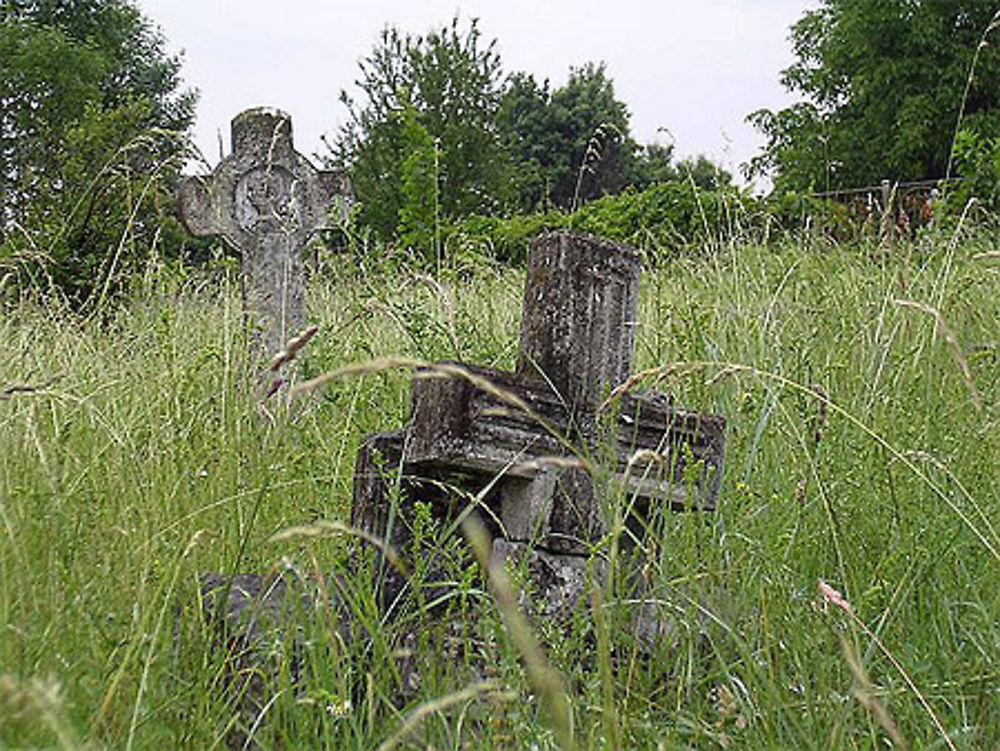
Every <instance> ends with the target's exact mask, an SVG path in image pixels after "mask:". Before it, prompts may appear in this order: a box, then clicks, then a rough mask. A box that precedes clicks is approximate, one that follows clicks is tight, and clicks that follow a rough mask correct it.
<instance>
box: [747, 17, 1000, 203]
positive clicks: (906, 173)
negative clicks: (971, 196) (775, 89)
mask: <svg viewBox="0 0 1000 751" xmlns="http://www.w3.org/2000/svg"><path fill="white" fill-rule="evenodd" d="M996 13H997V8H996V3H995V1H994V0H959V1H957V2H936V1H934V0H917V1H912V0H890V1H889V2H886V1H885V0H823V2H822V4H821V6H820V7H819V8H817V9H815V10H810V11H808V12H806V13H805V15H804V16H803V17H802V18H801V19H800V20H799V21H798V22H797V23H796V24H795V25H794V26H793V27H792V34H791V39H792V46H793V50H794V52H795V55H796V56H797V57H798V61H797V62H796V63H795V64H793V65H792V66H791V67H789V68H788V69H786V70H785V71H784V72H783V74H782V84H783V85H784V86H785V88H787V89H788V90H789V91H791V92H793V93H796V94H799V95H801V96H803V97H804V99H805V101H803V102H800V103H798V104H795V105H792V106H791V107H788V108H786V109H783V110H780V111H778V112H772V111H770V110H760V111H758V112H755V113H753V114H752V115H750V118H749V119H750V120H751V121H752V122H753V123H754V124H755V125H756V126H757V128H759V129H760V130H761V131H762V132H763V134H764V135H765V136H766V137H767V139H768V143H767V146H766V148H765V150H764V153H763V154H762V155H761V156H759V157H757V158H756V159H754V160H753V161H752V162H751V165H750V172H751V174H765V173H767V172H769V171H771V170H776V171H777V175H776V179H775V184H776V186H777V187H778V188H779V189H780V190H784V189H797V190H833V189H838V188H850V187H857V186H861V185H873V184H878V182H879V181H880V180H882V179H891V180H919V179H936V178H942V177H945V176H946V173H947V171H948V165H949V156H950V154H951V148H952V141H953V137H954V134H955V131H956V126H957V124H958V121H959V116H960V112H964V114H965V115H966V116H967V117H971V118H973V119H974V120H975V119H980V118H984V119H987V120H995V119H997V118H998V117H1000V87H997V85H996V81H997V80H998V79H1000V51H998V49H997V48H996V46H995V45H992V44H988V43H987V41H988V40H987V36H986V33H987V32H988V31H989V30H990V29H991V28H993V27H995V25H996V20H997V16H996V15H995V14H996ZM991 24H992V25H991ZM977 57H978V60H977V64H976V66H975V70H974V71H973V61H974V60H976V58H977ZM967 87H968V88H967ZM966 88H967V91H966ZM963 91H966V94H965V95H963ZM963 103H964V110H963Z"/></svg>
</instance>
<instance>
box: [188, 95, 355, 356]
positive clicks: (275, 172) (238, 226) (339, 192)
mask: <svg viewBox="0 0 1000 751" xmlns="http://www.w3.org/2000/svg"><path fill="white" fill-rule="evenodd" d="M232 140H233V143H232V154H230V155H229V156H228V157H226V158H225V159H223V160H222V162H220V163H219V165H218V166H217V167H216V168H215V171H214V172H213V173H212V174H211V175H209V176H200V177H191V178H188V179H187V180H185V181H184V183H183V184H182V186H181V191H180V213H181V219H182V221H183V222H184V224H185V226H186V227H187V228H188V230H189V231H190V232H191V233H192V234H194V235H199V236H204V235H221V236H222V237H223V238H224V239H225V241H226V242H227V243H228V244H229V245H230V246H232V247H233V248H234V249H235V250H237V251H238V252H239V254H240V258H241V262H242V274H241V278H242V287H243V305H244V312H245V315H246V319H247V323H248V324H249V326H250V335H251V356H252V362H253V364H254V365H255V366H258V367H260V366H262V365H263V364H264V362H265V361H266V360H268V359H270V358H271V357H273V356H274V355H275V354H276V353H278V352H280V351H281V350H282V349H283V348H284V346H285V343H286V342H288V341H289V340H290V339H291V338H292V337H293V336H295V335H296V334H298V333H299V332H300V331H301V330H302V329H303V327H304V325H305V321H306V302H305V271H304V262H303V251H304V249H305V247H306V245H307V244H308V242H309V240H310V239H311V238H312V236H313V234H314V233H315V232H316V231H318V230H321V229H326V228H329V227H330V221H329V212H330V210H331V206H332V204H333V202H334V200H335V199H339V200H340V206H339V207H338V209H339V211H340V212H342V213H346V211H347V209H348V203H349V201H350V185H349V183H348V181H347V178H346V177H345V176H344V175H343V174H341V173H338V172H324V171H320V170H317V169H316V168H315V167H314V166H313V165H312V164H311V163H310V162H309V160H308V159H306V158H305V157H304V156H302V155H301V154H299V153H298V152H296V151H295V148H294V146H293V144H292V121H291V118H290V117H289V116H288V115H286V114H285V113H284V112H281V111H279V110H276V109H270V108H258V109H251V110H247V111H246V112H243V113H242V114H240V115H237V116H236V117H235V118H234V119H233V123H232Z"/></svg>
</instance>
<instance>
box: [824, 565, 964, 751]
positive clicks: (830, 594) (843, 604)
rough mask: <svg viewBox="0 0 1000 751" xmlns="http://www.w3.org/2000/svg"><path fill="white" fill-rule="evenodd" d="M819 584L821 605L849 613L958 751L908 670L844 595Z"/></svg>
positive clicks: (938, 729)
mask: <svg viewBox="0 0 1000 751" xmlns="http://www.w3.org/2000/svg"><path fill="white" fill-rule="evenodd" d="M818 584H819V594H820V598H821V604H822V605H823V607H824V608H825V607H826V606H827V605H833V606H834V607H836V608H839V609H840V610H843V611H844V612H845V613H847V615H848V617H850V619H851V620H852V621H854V623H855V624H857V626H858V628H860V629H861V630H862V631H863V632H864V634H865V635H866V636H867V637H868V638H869V639H871V640H872V642H873V643H874V644H875V646H876V647H878V648H879V651H881V652H882V654H883V655H885V657H886V659H887V660H888V661H889V662H890V663H892V666H893V667H894V668H895V669H896V671H897V672H898V673H899V674H900V675H901V676H902V677H903V681H905V683H906V685H907V686H908V687H909V689H910V691H912V692H913V695H914V696H916V697H917V701H918V702H920V706H921V707H923V708H924V711H925V712H926V713H927V716H928V717H930V718H931V721H932V722H933V723H934V727H935V728H937V731H938V732H939V733H940V734H941V739H942V740H943V741H944V744H945V745H946V746H947V747H948V748H949V749H951V751H957V749H956V748H955V744H954V742H952V740H951V737H950V736H949V735H948V731H947V730H945V729H944V725H942V724H941V720H940V719H938V716H937V714H935V713H934V710H933V709H932V708H931V705H930V704H929V703H928V702H927V698H926V697H925V696H924V695H923V693H921V691H920V689H918V688H917V684H915V683H914V682H913V679H912V678H911V677H910V674H909V673H907V672H906V669H905V668H904V667H903V666H902V664H901V663H900V662H899V660H897V659H896V656H895V655H894V654H893V653H892V652H890V651H889V649H888V647H886V646H885V644H884V643H883V642H882V640H881V639H879V638H878V634H876V633H875V632H874V631H872V630H871V629H870V628H869V627H868V624H867V623H865V622H864V621H863V620H861V618H859V617H858V615H857V613H855V612H854V608H852V607H851V603H850V602H849V601H848V599H847V598H846V597H844V595H842V594H841V593H840V592H838V591H837V590H836V589H834V588H833V587H831V586H830V585H829V584H827V583H826V582H825V581H823V580H822V579H820V580H819V583H818Z"/></svg>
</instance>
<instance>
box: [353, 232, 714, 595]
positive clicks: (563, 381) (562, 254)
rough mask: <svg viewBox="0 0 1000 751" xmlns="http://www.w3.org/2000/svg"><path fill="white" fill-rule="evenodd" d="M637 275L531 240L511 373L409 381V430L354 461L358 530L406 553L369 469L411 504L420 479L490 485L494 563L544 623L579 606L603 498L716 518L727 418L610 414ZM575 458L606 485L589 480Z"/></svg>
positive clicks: (628, 410) (625, 264) (567, 239)
mask: <svg viewBox="0 0 1000 751" xmlns="http://www.w3.org/2000/svg"><path fill="white" fill-rule="evenodd" d="M639 272H640V266H639V259H638V257H637V256H636V255H635V254H634V253H632V252H631V251H629V250H626V249H624V248H621V247H619V246H615V245H612V244H610V243H606V242H603V241H600V240H597V239H595V238H591V237H587V236H583V235H575V234H571V233H565V232H561V233H553V234H548V235H543V236H541V237H540V238H537V239H536V240H535V241H534V242H533V244H532V247H531V251H530V258H529V265H528V273H527V280H526V284H525V294H524V313H523V321H522V325H521V340H520V351H519V356H518V361H517V369H516V371H515V372H513V373H510V372H504V371H499V370H493V369H487V368H481V367H478V366H473V365H461V366H457V367H456V366H455V364H452V363H443V364H440V365H439V366H436V367H435V368H432V369H431V370H430V371H429V372H425V373H417V374H416V377H415V379H414V382H413V389H412V401H413V405H412V418H411V423H410V425H409V427H408V428H407V430H406V431H405V432H396V433H387V434H381V435H377V436H372V437H370V438H369V439H368V441H367V442H366V443H365V444H364V445H363V446H362V448H361V450H360V452H359V455H358V462H357V471H356V476H355V495H354V510H353V522H354V524H355V525H356V526H358V527H360V528H362V529H365V530H367V531H369V532H372V533H374V534H376V535H380V536H383V537H385V538H387V539H388V540H389V541H390V542H392V543H393V544H394V545H395V546H397V547H399V548H401V549H402V550H404V551H405V549H406V543H407V540H406V535H407V531H406V519H405V516H406V514H407V506H406V503H404V504H403V505H402V507H401V508H399V509H398V510H397V511H398V513H395V512H393V513H390V511H392V510H391V509H389V507H388V498H389V497H390V495H391V493H390V492H389V490H388V489H387V487H386V486H385V483H384V482H383V481H382V479H381V478H382V473H384V472H385V471H386V470H385V469H384V467H382V466H381V465H380V464H379V462H384V463H386V464H388V466H389V470H392V469H394V468H396V467H399V468H402V475H403V476H404V477H407V478H410V479H409V480H408V486H409V494H410V495H419V494H420V493H421V492H422V490H421V485H420V484H419V480H420V479H421V478H427V479H433V478H436V477H443V476H448V475H450V474H453V473H459V474H461V475H462V476H464V477H468V478H471V479H472V482H473V484H475V485H477V486H478V487H473V488H470V489H471V490H472V492H476V491H478V490H479V489H480V488H482V487H485V486H486V485H488V484H490V483H494V484H495V485H496V486H497V487H498V492H496V493H494V494H493V495H492V496H491V497H489V498H488V499H487V504H488V505H490V513H489V514H488V516H489V517H492V518H494V519H498V520H499V524H497V525H495V526H496V527H497V529H496V530H495V532H496V536H495V538H494V548H493V553H494V556H495V557H496V558H500V559H506V558H510V557H512V556H513V557H516V558H522V557H524V556H528V558H529V569H530V570H531V571H532V572H533V573H535V574H536V578H537V579H539V580H541V582H540V583H541V586H540V589H541V590H542V592H541V594H542V596H543V598H548V599H549V600H550V604H551V608H550V612H554V613H555V612H559V611H562V610H565V609H566V608H569V607H572V606H573V605H574V604H575V602H576V600H577V599H578V598H579V597H580V596H581V595H582V594H583V586H584V583H585V571H586V565H587V560H588V558H589V553H590V551H591V550H592V546H593V545H594V544H595V543H597V542H598V541H599V540H600V539H601V537H602V536H603V535H604V534H605V533H606V532H607V531H608V530H607V527H606V513H605V509H602V508H601V503H602V500H601V499H602V498H606V497H608V496H609V494H610V495H614V494H624V497H627V498H628V499H629V500H630V503H631V504H632V506H633V507H634V508H635V509H636V512H637V515H638V516H645V515H648V514H651V513H655V511H656V508H655V507H656V506H657V505H660V506H670V507H675V508H688V509H711V508H713V507H714V504H715V499H716V495H717V492H718V487H719V483H720V480H721V473H722V464H723V452H724V438H725V436H724V431H725V421H724V419H723V418H722V417H720V416H717V415H710V414H700V413H697V412H693V411H690V410H685V409H681V408H678V407H675V406H674V405H673V403H672V400H671V399H670V398H669V397H668V396H666V395H664V394H659V393H653V392H645V393H625V394H623V395H621V396H620V397H618V398H616V399H613V400H611V401H610V402H609V403H608V404H605V400H606V399H607V397H608V396H609V394H610V392H611V390H612V389H614V388H615V387H617V386H619V385H620V384H622V383H624V382H625V381H626V380H627V379H628V377H629V374H630V369H631V365H632V355H633V351H634V343H635V325H636V317H637V312H638V292H639V276H640V273H639ZM449 372H451V373H452V375H453V376H455V377H442V376H447V375H448V374H449ZM602 406H605V407H609V408H606V409H602ZM609 452H610V455H609ZM574 459H585V460H587V462H589V463H590V465H591V466H592V467H593V466H601V467H610V471H609V472H607V473H606V474H608V475H610V476H608V477H603V478H597V480H595V477H594V476H592V473H591V472H589V471H588V470H587V469H586V468H585V467H584V466H574V464H577V465H583V464H584V462H581V461H577V462H574ZM692 474H694V476H693V477H692V476H691V475H692ZM498 478H499V480H498ZM444 513H450V512H449V511H447V510H446V511H445V512H444ZM390 526H391V527H392V528H391V529H388V527H390ZM536 583H538V582H536ZM397 589H398V583H397V586H396V587H389V590H390V594H391V593H392V592H393V591H395V590H397Z"/></svg>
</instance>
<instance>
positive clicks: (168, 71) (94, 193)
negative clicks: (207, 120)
mask: <svg viewBox="0 0 1000 751" xmlns="http://www.w3.org/2000/svg"><path fill="white" fill-rule="evenodd" d="M0 18H2V21H0V206H2V208H0V262H4V259H6V263H7V264H10V263H13V262H12V261H11V259H12V258H16V257H18V255H19V254H21V255H23V252H22V251H23V250H24V246H25V245H27V246H30V247H32V248H36V249H41V250H42V251H43V252H44V254H45V256H46V259H47V261H48V267H49V268H48V269H47V271H48V272H49V273H50V274H52V275H53V277H54V278H55V280H56V281H57V282H58V283H59V284H60V286H62V287H63V289H64V291H68V292H69V293H70V294H71V296H74V297H76V298H77V299H78V300H83V299H85V298H86V297H87V296H88V295H89V293H90V292H92V291H93V290H94V289H95V287H96V286H97V285H99V284H103V282H101V281H100V277H101V275H102V273H104V272H108V273H110V269H111V267H113V266H115V265H118V264H120V263H121V262H122V261H123V260H126V259H125V256H127V255H128V253H127V252H125V251H130V250H131V249H133V248H136V247H145V248H147V249H148V248H149V247H151V245H152V244H153V243H154V242H155V241H156V240H155V238H157V237H159V236H160V234H159V233H160V230H161V229H162V226H163V222H162V220H161V217H162V209H163V206H164V203H165V202H168V201H169V196H171V195H172V193H173V183H172V180H173V179H174V178H175V177H176V174H177V170H176V165H173V166H172V167H170V168H167V169H163V168H162V167H163V165H164V164H170V163H171V160H172V159H174V160H175V161H176V159H175V158H176V157H177V156H178V155H179V154H180V153H181V152H182V150H183V143H182V136H183V135H184V133H185V132H186V130H187V129H188V127H189V126H190V123H191V119H192V117H193V112H194V104H195V94H194V93H192V92H190V91H186V92H180V91H179V90H178V89H179V85H180V79H179V71H180V61H179V60H178V59H177V58H175V57H169V56H167V55H166V53H165V52H164V41H163V38H162V36H160V34H159V33H158V32H156V31H155V30H154V29H153V27H152V26H151V25H150V23H149V21H148V20H146V19H145V18H144V17H143V16H142V14H141V13H140V12H139V11H138V9H137V8H136V7H135V6H134V5H133V4H132V3H131V2H129V1H128V0H74V1H73V2H65V1H64V0H0ZM15 229H16V231H15ZM118 268H119V269H120V268H121V266H120V265H119V266H118ZM102 270H103V271H102ZM105 281H106V280H105Z"/></svg>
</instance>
